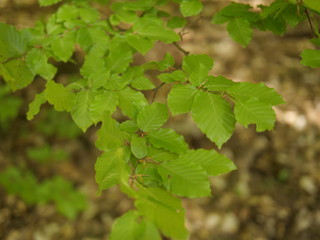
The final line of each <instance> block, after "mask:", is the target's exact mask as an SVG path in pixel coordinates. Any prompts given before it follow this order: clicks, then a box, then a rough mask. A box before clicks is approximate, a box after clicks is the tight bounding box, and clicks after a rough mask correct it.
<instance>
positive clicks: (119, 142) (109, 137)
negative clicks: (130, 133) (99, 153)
mask: <svg viewBox="0 0 320 240" xmlns="http://www.w3.org/2000/svg"><path fill="white" fill-rule="evenodd" d="M97 136H98V139H97V141H96V146H97V148H99V149H100V150H103V151H109V150H110V149H118V148H121V147H123V146H124V145H125V144H124V143H125V141H126V137H127V136H126V135H125V134H124V133H123V132H122V131H121V130H120V128H119V123H118V122H117V121H116V120H114V119H113V118H111V116H110V114H106V115H105V116H104V118H103V120H102V127H101V128H100V129H99V131H98V132H97Z"/></svg>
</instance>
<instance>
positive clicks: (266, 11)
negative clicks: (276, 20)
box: [260, 0, 289, 19]
mask: <svg viewBox="0 0 320 240" xmlns="http://www.w3.org/2000/svg"><path fill="white" fill-rule="evenodd" d="M288 5H289V3H288V2H286V1H284V0H276V1H274V2H273V3H272V4H271V5H270V6H268V7H264V8H263V9H262V11H261V13H260V15H261V17H262V18H263V19H265V18H267V17H269V16H270V15H275V16H276V15H278V14H280V13H281V12H282V11H283V10H284V9H285V8H286V7H287V6H288Z"/></svg>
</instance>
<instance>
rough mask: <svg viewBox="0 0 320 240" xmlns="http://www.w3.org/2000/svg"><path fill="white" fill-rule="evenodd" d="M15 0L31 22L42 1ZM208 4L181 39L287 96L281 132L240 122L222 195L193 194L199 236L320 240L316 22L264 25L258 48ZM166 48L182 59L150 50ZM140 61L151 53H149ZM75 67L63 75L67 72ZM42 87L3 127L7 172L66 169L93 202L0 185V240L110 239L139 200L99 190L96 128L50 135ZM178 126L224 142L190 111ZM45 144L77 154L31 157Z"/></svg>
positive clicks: (17, 17)
mask: <svg viewBox="0 0 320 240" xmlns="http://www.w3.org/2000/svg"><path fill="white" fill-rule="evenodd" d="M8 2H9V1H4V0H2V2H0V3H1V4H2V5H1V4H0V22H9V23H12V24H16V25H17V26H19V27H24V26H23V25H24V24H25V22H26V21H25V19H28V21H27V22H33V21H34V20H35V19H36V15H34V12H35V11H38V9H37V8H36V7H34V5H33V3H32V1H30V0H25V1H22V0H20V1H18V0H16V1H12V2H11V6H10V7H8V5H6V4H8ZM207 2H208V3H207V7H206V9H205V11H204V14H203V17H202V18H201V19H200V20H199V21H198V20H197V21H195V22H194V24H193V25H192V26H191V27H190V29H188V33H187V34H186V35H185V36H184V39H183V42H182V44H181V46H182V47H183V48H185V49H187V50H188V51H190V52H191V53H206V54H209V55H210V56H212V58H213V59H215V67H214V69H213V71H212V74H213V75H223V76H225V77H227V78H230V79H233V80H234V81H249V82H264V83H265V84H267V85H268V86H270V87H273V88H275V89H276V91H277V92H278V93H279V94H281V95H282V96H283V98H284V99H285V101H286V104H283V105H281V106H279V107H276V108H275V110H276V115H277V123H276V127H275V129H274V130H273V131H269V132H263V133H256V132H255V129H254V127H249V128H244V127H242V126H240V125H239V126H237V128H236V131H235V134H234V136H233V137H232V138H231V139H230V140H229V142H228V143H227V144H225V146H224V147H223V148H222V150H221V152H222V153H224V154H226V155H227V156H228V157H230V158H231V159H233V160H234V162H235V164H236V165H237V167H238V170H236V171H233V172H231V173H229V174H227V175H224V176H219V177H214V178H212V179H211V183H212V194H213V197H212V198H201V199H194V200H184V201H183V203H184V206H185V207H186V211H187V227H188V229H189V230H190V232H191V238H190V240H216V239H217V240H234V239H239V240H269V239H274V240H316V239H320V71H319V70H315V69H310V68H307V67H304V66H302V65H300V63H299V62H300V56H299V55H300V53H301V52H302V51H303V50H304V49H306V48H311V47H312V46H311V44H310V43H309V42H308V39H309V38H310V29H309V26H308V25H306V24H303V25H299V26H298V27H297V29H295V30H289V31H288V33H287V34H286V35H284V36H276V35H274V34H272V33H261V32H258V31H256V32H255V33H254V38H253V40H252V42H251V44H250V45H249V47H248V48H242V47H241V46H240V45H239V44H237V43H235V42H233V41H232V40H231V39H230V38H229V37H228V35H227V33H226V30H225V26H217V25H215V26H214V25H212V24H210V17H211V16H212V15H213V13H214V12H215V11H217V9H220V8H221V5H223V4H225V3H222V2H223V1H220V2H219V1H215V2H213V1H212V3H210V1H207ZM13 16H14V18H13ZM163 49H166V50H167V49H168V50H169V51H170V52H171V53H172V55H173V56H175V57H176V59H178V61H179V59H180V60H181V58H182V54H181V53H180V52H179V51H178V50H177V49H175V48H174V47H173V46H167V45H164V44H158V45H157V47H156V48H155V50H154V51H152V52H151V53H148V54H147V55H146V56H145V57H144V58H146V59H148V60H149V59H154V60H159V59H161V58H162V57H163V52H165V51H164V50H163ZM136 60H137V61H143V57H142V56H137V59H136ZM69 71H71V70H69V69H66V70H65V72H64V73H62V74H60V75H61V78H63V77H67V76H68V74H69ZM168 90H169V89H168V88H166V87H164V88H161V90H160V91H159V94H158V95H157V98H158V99H160V100H161V98H163V97H165V96H166V94H167V92H168ZM35 91H36V89H32V88H31V89H29V90H28V91H20V92H17V93H16V95H17V96H19V97H23V98H24V99H25V100H24V102H25V103H24V105H23V107H22V108H21V110H20V115H19V117H18V118H17V119H15V120H14V121H12V123H11V124H10V126H9V127H8V129H7V131H6V132H0V134H1V137H0V142H1V144H0V170H2V169H4V168H5V167H7V166H9V165H10V164H15V163H16V162H21V161H26V165H27V166H28V167H30V168H31V169H32V170H33V171H34V173H35V174H36V175H37V176H38V177H39V178H40V179H45V178H47V177H51V176H54V175H61V176H63V177H65V178H67V179H69V180H70V181H72V182H73V183H74V184H75V186H76V187H77V189H79V191H80V192H82V193H83V194H84V195H85V196H86V197H87V199H88V207H87V209H86V210H85V211H83V212H82V213H81V214H80V215H79V216H78V217H77V218H76V219H75V220H68V219H66V218H65V217H63V216H61V215H60V214H58V213H57V212H56V211H55V208H54V206H53V205H50V204H49V205H48V204H47V205H37V206H35V205H27V204H26V203H24V202H23V201H22V200H21V199H20V198H18V197H16V196H12V195H8V194H6V192H5V191H4V189H2V188H1V187H0V239H4V240H20V239H21V240H33V239H36V240H55V239H60V240H75V239H77V240H101V239H103V240H105V239H107V236H108V233H109V232H110V229H111V225H112V223H113V221H114V219H115V218H116V217H118V216H120V215H121V214H122V213H124V212H125V211H126V210H128V209H129V208H131V207H132V202H131V200H129V199H128V198H126V197H125V196H124V195H123V194H121V193H120V191H119V190H118V189H117V188H112V189H110V190H108V191H105V192H104V193H103V194H102V196H100V197H97V196H96V192H97V186H96V184H95V180H94V162H95V159H96V157H97V156H98V155H99V152H98V151H97V150H95V148H94V139H95V134H94V132H95V129H93V128H91V129H89V131H88V132H87V133H86V134H85V136H83V137H78V138H77V139H68V138H64V137H61V136H58V135H54V134H51V135H43V134H41V131H39V127H38V125H39V122H41V121H44V120H45V119H47V117H46V115H45V113H43V114H40V116H39V117H37V118H36V120H35V121H33V122H31V123H30V122H27V121H26V119H25V112H26V110H27V104H26V102H27V101H31V100H32V98H33V97H32V96H33V95H34V92H35ZM44 112H45V111H44ZM55 119H59V117H58V118H55ZM58 121H59V120H58ZM168 125H170V126H171V127H173V128H175V129H176V130H177V131H178V132H180V133H182V134H183V135H184V136H185V138H186V140H187V141H188V143H189V144H190V146H191V147H192V148H198V147H204V148H213V147H214V146H213V144H212V143H210V142H209V141H208V139H207V138H206V137H204V136H203V134H201V132H200V131H199V129H197V127H196V126H195V124H194V123H193V122H192V119H191V117H190V116H189V115H181V116H178V117H174V118H172V119H171V121H170V122H169V123H168ZM26 131H27V134H22V132H24V133H25V132H26ZM45 143H49V144H50V145H51V146H53V147H56V148H61V149H64V150H65V151H67V152H68V153H69V155H70V156H69V159H68V160H67V161H61V162H58V163H54V164H49V165H48V164H47V165H39V164H35V163H34V162H32V161H31V160H30V159H28V157H27V156H26V152H27V149H28V148H29V147H30V146H39V145H41V144H45Z"/></svg>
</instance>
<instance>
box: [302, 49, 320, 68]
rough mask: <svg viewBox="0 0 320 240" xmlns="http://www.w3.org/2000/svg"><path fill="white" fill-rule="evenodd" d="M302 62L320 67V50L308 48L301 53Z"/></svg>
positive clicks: (313, 66)
mask: <svg viewBox="0 0 320 240" xmlns="http://www.w3.org/2000/svg"><path fill="white" fill-rule="evenodd" d="M301 57H302V60H301V62H300V63H301V64H302V65H305V66H308V67H312V68H317V67H320V50H313V49H306V50H304V51H303V52H302V53H301Z"/></svg>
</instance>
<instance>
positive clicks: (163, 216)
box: [135, 188, 188, 240]
mask: <svg viewBox="0 0 320 240" xmlns="http://www.w3.org/2000/svg"><path fill="white" fill-rule="evenodd" d="M139 193H140V196H139V197H138V199H137V200H136V201H135V206H136V208H137V209H138V211H139V213H141V214H142V215H143V216H145V217H146V218H147V219H149V220H150V221H152V222H154V223H155V224H156V226H157V227H158V228H159V229H160V230H161V231H162V233H163V234H164V235H165V236H167V237H171V238H173V239H175V240H186V239H187V236H188V232H187V230H186V228H185V225H184V216H185V213H184V209H183V208H182V207H181V200H180V199H177V198H174V197H173V196H171V195H170V194H169V193H167V192H165V191H163V190H161V189H159V188H141V189H140V191H139Z"/></svg>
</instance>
